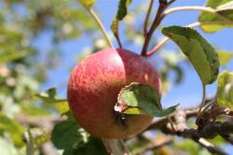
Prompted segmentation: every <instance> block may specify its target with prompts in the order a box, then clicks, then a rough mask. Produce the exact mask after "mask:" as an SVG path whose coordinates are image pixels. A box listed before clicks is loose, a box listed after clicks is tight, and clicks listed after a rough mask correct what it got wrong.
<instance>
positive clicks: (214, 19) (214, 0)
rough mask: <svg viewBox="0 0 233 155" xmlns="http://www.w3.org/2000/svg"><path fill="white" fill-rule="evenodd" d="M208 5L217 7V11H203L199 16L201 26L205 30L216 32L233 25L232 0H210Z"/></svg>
mask: <svg viewBox="0 0 233 155" xmlns="http://www.w3.org/2000/svg"><path fill="white" fill-rule="evenodd" d="M206 6H207V7H211V8H213V9H216V13H209V12H202V13H201V14H200V16H199V22H200V23H201V28H202V30H203V31H205V32H216V31H219V30H221V29H223V28H225V27H232V26H233V2H232V0H208V2H207V4H206Z"/></svg>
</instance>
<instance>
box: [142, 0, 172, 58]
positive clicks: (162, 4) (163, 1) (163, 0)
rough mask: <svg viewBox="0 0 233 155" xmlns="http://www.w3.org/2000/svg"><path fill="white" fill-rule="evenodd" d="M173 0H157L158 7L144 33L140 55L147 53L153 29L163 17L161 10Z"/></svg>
mask: <svg viewBox="0 0 233 155" xmlns="http://www.w3.org/2000/svg"><path fill="white" fill-rule="evenodd" d="M174 1H175V0H171V1H170V2H167V0H159V8H158V10H157V13H156V16H155V18H154V20H153V23H152V25H151V27H150V29H149V31H148V32H146V34H145V40H144V44H143V47H142V51H141V55H142V56H146V53H147V48H148V46H149V43H150V40H151V37H152V35H153V33H154V31H155V29H156V28H157V27H158V26H159V25H160V23H161V21H162V20H163V18H164V17H165V16H164V15H163V12H164V11H165V10H166V9H167V7H168V6H169V5H170V4H172V3H173V2H174Z"/></svg>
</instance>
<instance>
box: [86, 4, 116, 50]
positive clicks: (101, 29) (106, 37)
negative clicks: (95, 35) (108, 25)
mask: <svg viewBox="0 0 233 155" xmlns="http://www.w3.org/2000/svg"><path fill="white" fill-rule="evenodd" d="M83 7H84V8H85V9H86V10H87V11H88V13H89V14H90V15H91V17H92V18H93V19H94V21H95V22H96V24H97V26H98V27H99V29H100V31H101V32H102V34H103V35H104V38H105V40H106V42H107V44H108V46H109V47H113V45H112V42H111V39H110V37H109V36H108V33H107V31H106V30H105V28H104V25H103V23H102V22H101V20H100V18H99V17H98V16H97V14H96V13H95V11H94V10H93V9H91V8H88V7H85V6H83Z"/></svg>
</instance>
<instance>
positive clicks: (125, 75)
mask: <svg viewBox="0 0 233 155" xmlns="http://www.w3.org/2000/svg"><path fill="white" fill-rule="evenodd" d="M131 82H139V83H142V84H147V85H150V86H151V87H153V88H154V89H156V90H157V91H159V92H160V77H159V74H158V73H157V72H156V70H155V69H154V68H153V67H152V65H151V64H149V63H148V62H147V61H146V59H145V58H144V57H142V56H140V55H137V54H135V53H133V52H131V51H128V50H125V49H113V48H108V49H104V50H101V51H98V52H97V53H94V54H92V55H90V56H88V57H87V58H86V59H84V60H83V61H82V62H81V63H80V64H78V65H76V66H75V68H74V69H73V71H72V73H71V75H70V78H69V82H68V102H69V106H70V109H71V110H72V112H73V114H74V116H75V118H76V119H77V122H78V123H79V125H80V126H81V127H83V128H84V129H85V130H87V131H88V132H89V133H90V134H92V135H93V136H96V137H100V138H107V139H122V138H128V137H132V136H135V135H136V134H138V133H140V132H142V131H143V130H144V129H145V128H146V127H148V126H149V125H150V123H151V121H152V117H151V116H149V115H146V114H141V115H122V114H120V113H118V112H116V111H114V105H115V104H116V103H117V96H118V93H119V92H120V90H121V89H122V88H123V87H124V86H126V85H129V84H130V83H131Z"/></svg>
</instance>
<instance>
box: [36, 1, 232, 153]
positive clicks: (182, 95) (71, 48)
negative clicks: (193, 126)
mask: <svg viewBox="0 0 233 155" xmlns="http://www.w3.org/2000/svg"><path fill="white" fill-rule="evenodd" d="M97 2H98V3H97V5H96V6H95V10H97V11H98V12H99V13H100V17H101V19H102V20H103V23H104V25H105V27H106V29H107V30H108V31H110V25H111V22H112V18H113V17H114V15H115V12H116V9H117V1H114V0H97ZM139 2H141V1H136V0H135V1H134V3H133V5H132V6H131V8H133V7H134V6H136V5H137V4H138V3H139ZM203 3H204V1H203V0H193V1H191V0H177V2H176V3H175V4H174V5H173V6H180V5H184V6H186V5H202V4H203ZM198 14H199V13H198V12H197V11H185V12H178V13H174V14H171V15H169V16H168V17H167V18H166V19H165V20H164V21H163V22H162V25H163V26H168V25H187V24H190V23H193V22H195V21H196V20H197V17H198ZM197 30H198V31H199V32H201V31H200V29H197ZM201 33H202V32H201ZM202 34H203V36H204V37H205V38H207V39H208V40H209V41H210V42H211V43H212V44H213V45H214V46H215V47H216V48H217V49H224V50H227V51H232V52H233V29H224V30H222V31H219V32H217V33H212V34H206V33H202ZM156 35H158V38H161V35H160V33H156ZM89 37H90V36H86V35H83V36H82V37H81V38H79V39H76V40H72V41H66V42H64V43H63V44H61V45H59V47H60V48H61V52H62V53H61V54H62V61H61V62H60V66H59V67H58V68H57V69H54V70H52V71H50V72H49V79H48V81H47V82H46V83H45V84H44V85H43V86H42V87H41V90H45V89H47V88H50V87H56V88H58V92H59V95H60V96H61V97H66V85H67V80H68V77H69V72H70V69H71V68H72V67H73V66H74V64H75V61H76V58H77V55H78V54H79V52H80V51H82V50H83V48H85V47H89V46H92V42H91V41H90V40H89ZM122 37H123V39H124V36H123V35H122ZM35 45H36V46H38V47H40V48H39V49H40V50H41V53H43V52H46V51H48V50H50V49H51V48H52V44H51V33H50V32H47V31H46V32H44V33H42V34H41V35H40V37H39V39H38V40H37V41H36V42H35ZM41 45H42V46H41ZM137 48H138V47H130V49H131V50H132V51H136V50H137ZM164 49H165V50H168V51H169V50H171V51H172V50H176V49H177V47H176V46H175V44H174V43H172V42H171V41H169V42H168V43H167V44H166V46H165V48H164ZM153 60H156V55H155V56H153V58H151V61H153ZM42 61H43V60H42ZM182 67H183V69H184V71H185V78H184V82H183V83H182V84H181V85H178V86H175V87H173V88H172V89H171V90H170V91H169V92H168V94H167V95H166V96H163V98H162V104H163V106H170V105H174V104H177V103H180V105H181V106H182V107H190V106H195V104H197V103H200V101H201V97H202V88H201V83H200V80H199V77H198V76H197V74H196V72H195V71H194V69H193V68H192V67H191V66H190V65H183V66H182ZM224 69H227V70H231V71H232V70H233V62H232V61H231V63H230V64H228V65H227V66H225V67H224ZM215 91H216V86H215V83H214V84H212V85H209V86H208V87H207V96H212V95H213V94H214V93H215ZM227 149H228V151H229V152H230V150H231V151H233V150H232V147H227Z"/></svg>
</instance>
